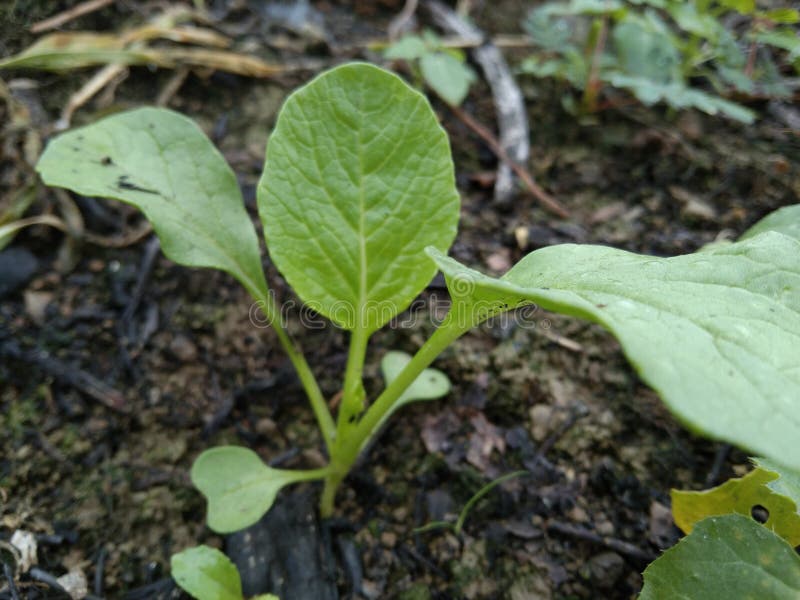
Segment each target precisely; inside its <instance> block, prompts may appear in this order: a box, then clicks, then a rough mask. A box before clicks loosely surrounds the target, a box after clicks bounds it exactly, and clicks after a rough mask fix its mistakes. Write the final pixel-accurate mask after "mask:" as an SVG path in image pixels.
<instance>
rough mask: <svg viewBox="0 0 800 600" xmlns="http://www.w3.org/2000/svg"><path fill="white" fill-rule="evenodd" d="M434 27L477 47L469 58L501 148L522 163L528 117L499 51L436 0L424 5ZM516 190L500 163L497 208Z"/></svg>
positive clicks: (526, 151) (507, 165)
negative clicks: (482, 83)
mask: <svg viewBox="0 0 800 600" xmlns="http://www.w3.org/2000/svg"><path fill="white" fill-rule="evenodd" d="M423 6H424V7H425V8H426V9H427V10H428V12H429V13H430V14H431V16H432V17H433V20H434V21H435V22H436V24H437V25H438V26H439V27H441V28H442V29H443V30H445V31H446V32H447V33H451V34H455V35H459V36H461V37H463V38H468V39H472V40H475V41H476V42H477V43H478V44H479V46H477V47H476V48H474V49H473V50H472V51H471V52H470V55H471V56H472V58H473V59H474V61H475V62H476V63H477V64H478V65H479V66H480V67H481V70H482V71H483V75H484V78H485V79H486V81H487V82H488V84H489V87H490V88H491V90H492V100H493V102H494V106H495V112H496V113H497V130H498V138H499V140H500V145H501V146H502V147H503V150H505V152H506V154H507V155H508V156H510V157H511V158H512V159H513V161H514V162H516V163H521V164H524V163H526V162H527V160H528V157H529V156H530V139H529V136H530V132H529V129H528V115H527V113H526V112H525V102H524V101H523V98H522V92H521V91H520V89H519V86H517V83H516V81H514V77H513V76H512V75H511V71H510V70H509V68H508V64H507V63H506V60H505V58H503V54H502V53H501V52H500V50H499V49H498V48H497V47H496V46H494V45H492V43H491V42H490V41H488V40H487V36H486V35H485V34H484V33H483V32H482V31H481V30H480V29H478V28H477V27H475V26H474V25H472V24H470V23H468V22H467V21H466V20H464V18H462V17H461V16H459V15H458V14H456V13H455V12H453V10H452V9H450V8H449V7H448V6H446V5H445V4H443V3H442V2H439V1H438V0H427V1H426V2H425V3H424V5H423ZM514 191H515V186H514V176H513V173H512V167H511V164H510V163H508V162H504V161H501V162H500V165H499V166H498V167H497V179H496V180H495V184H494V201H495V203H496V204H498V205H502V204H505V203H507V202H509V201H510V200H511V197H512V196H513V194H514Z"/></svg>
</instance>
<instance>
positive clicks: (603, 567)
mask: <svg viewBox="0 0 800 600" xmlns="http://www.w3.org/2000/svg"><path fill="white" fill-rule="evenodd" d="M588 567H589V577H590V579H591V581H592V582H593V583H594V585H596V586H597V587H598V588H600V589H611V588H613V587H614V584H616V583H617V581H618V580H619V578H620V577H621V576H622V574H623V573H624V572H625V559H624V558H622V557H621V556H620V555H619V554H617V553H616V552H602V553H600V554H596V555H594V556H593V557H592V558H590V559H589V564H588Z"/></svg>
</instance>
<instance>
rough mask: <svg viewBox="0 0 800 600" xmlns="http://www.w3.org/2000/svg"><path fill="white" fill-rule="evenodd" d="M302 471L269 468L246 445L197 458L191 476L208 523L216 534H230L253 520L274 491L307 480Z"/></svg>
mask: <svg viewBox="0 0 800 600" xmlns="http://www.w3.org/2000/svg"><path fill="white" fill-rule="evenodd" d="M305 473H306V472H304V471H289V470H285V469H272V468H270V467H268V466H267V465H265V464H264V462H263V461H262V460H261V459H260V458H259V457H258V455H257V454H256V453H255V452H253V451H252V450H249V449H247V448H242V447H240V446H219V447H217V448H211V449H210V450H206V451H205V452H203V453H202V454H201V455H200V456H198V457H197V460H195V461H194V465H192V471H191V478H192V483H193V484H194V486H195V487H196V488H197V489H198V490H200V491H201V492H202V493H203V495H204V496H205V497H206V498H207V499H208V518H207V521H208V526H209V527H210V528H211V529H213V530H214V531H216V532H217V533H231V532H233V531H238V530H240V529H244V528H245V527H249V526H250V525H252V524H253V523H255V522H257V521H258V520H259V519H260V518H261V517H262V516H264V513H266V512H267V511H268V510H269V509H270V507H271V506H272V504H273V503H274V502H275V496H276V495H277V494H278V491H279V490H280V489H281V488H282V487H284V486H287V485H289V484H291V483H295V482H297V481H304V480H306V479H308V477H307V476H306V475H305Z"/></svg>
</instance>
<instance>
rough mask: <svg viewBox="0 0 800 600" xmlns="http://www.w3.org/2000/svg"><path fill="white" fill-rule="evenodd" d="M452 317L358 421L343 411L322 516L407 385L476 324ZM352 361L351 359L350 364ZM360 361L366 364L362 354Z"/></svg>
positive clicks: (323, 491)
mask: <svg viewBox="0 0 800 600" xmlns="http://www.w3.org/2000/svg"><path fill="white" fill-rule="evenodd" d="M453 317H454V315H453V313H452V312H451V313H450V314H449V315H448V318H447V319H446V320H445V321H444V323H442V325H441V326H440V327H439V328H438V329H437V330H436V331H435V332H434V333H433V335H432V336H431V337H430V338H429V339H428V341H427V342H425V344H423V346H422V348H420V349H419V350H418V351H417V353H416V354H415V355H414V358H412V359H411V361H410V362H409V363H408V364H407V365H406V366H405V368H404V369H403V370H402V371H400V374H399V375H398V376H397V378H396V379H395V380H394V381H392V383H390V384H389V385H388V386H387V387H386V389H385V390H383V393H382V394H381V395H380V396H378V398H377V400H375V402H374V403H373V404H372V405H371V406H370V407H369V408H368V409H367V412H366V413H364V416H363V417H362V418H361V420H360V421H359V422H358V423H357V424H355V425H354V426H353V425H352V424H350V423H349V422H347V421H348V419H343V417H342V415H343V412H344V411H340V414H339V425H340V430H339V431H340V432H344V431H345V428H347V430H346V434H344V435H337V438H336V447H335V449H334V452H333V454H332V456H331V464H330V468H331V471H330V473H329V474H328V476H327V477H326V478H325V487H324V489H323V490H322V498H321V499H320V514H321V515H322V516H323V517H329V516H330V515H331V514H332V513H333V505H334V500H335V498H336V491H337V490H338V488H339V485H340V484H341V483H342V481H343V480H344V478H345V477H346V476H347V473H348V472H349V471H350V469H351V468H352V466H353V464H354V463H355V461H356V460H357V459H358V456H359V454H360V453H361V450H363V449H364V448H365V447H366V446H367V445H368V444H369V442H370V440H371V439H372V437H373V436H374V435H376V434H377V433H378V431H379V429H380V426H381V424H382V423H383V422H384V421H385V420H386V419H387V418H388V417H389V415H390V414H391V413H392V411H393V410H394V409H395V404H396V402H397V400H398V399H399V398H400V396H401V395H402V393H403V392H404V391H405V390H406V389H407V388H408V386H410V385H411V384H412V383H414V381H415V380H416V379H417V377H419V375H420V373H422V371H424V370H425V369H426V368H427V367H428V365H430V364H431V363H432V362H433V361H434V359H435V358H436V357H437V356H439V354H441V353H442V351H443V350H444V349H445V348H447V347H448V346H449V345H450V344H452V343H453V342H454V341H455V340H456V339H458V338H459V337H461V336H462V335H464V334H465V333H466V332H467V331H469V330H470V329H471V328H472V326H473V325H474V323H472V322H469V324H468V325H464V324H460V320H459V319H456V318H453ZM461 320H463V319H461ZM354 334H355V332H354ZM354 337H355V335H354ZM352 344H354V345H355V344H356V342H352ZM357 348H358V346H357ZM351 351H352V352H354V350H353V345H351ZM351 354H352V353H351ZM359 355H360V354H359ZM354 360H355V359H354ZM349 362H350V361H349V360H348V367H349ZM361 365H362V366H363V357H362V361H361ZM359 374H360V370H359ZM343 405H344V401H343ZM343 423H344V424H343Z"/></svg>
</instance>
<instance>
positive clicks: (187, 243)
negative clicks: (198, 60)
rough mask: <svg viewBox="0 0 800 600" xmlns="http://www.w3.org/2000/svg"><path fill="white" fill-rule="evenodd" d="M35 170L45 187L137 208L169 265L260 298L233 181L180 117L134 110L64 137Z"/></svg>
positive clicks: (256, 260) (262, 288)
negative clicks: (235, 284)
mask: <svg viewBox="0 0 800 600" xmlns="http://www.w3.org/2000/svg"><path fill="white" fill-rule="evenodd" d="M36 170H37V171H38V172H39V173H40V174H41V176H42V179H43V180H44V182H45V183H47V184H48V185H52V186H57V187H64V188H68V189H71V190H73V191H75V192H77V193H79V194H83V195H85V196H97V197H101V198H115V199H117V200H121V201H123V202H127V203H128V204H132V205H134V206H136V207H138V208H139V209H141V211H142V212H144V214H145V215H146V216H147V218H148V219H150V221H152V223H153V227H154V228H155V230H156V233H157V234H158V237H159V238H160V240H161V247H162V248H163V250H164V254H166V255H167V256H168V257H169V258H171V259H172V260H174V261H175V262H177V263H180V264H183V265H187V266H192V267H212V268H215V269H221V270H223V271H227V272H228V273H230V274H231V275H233V276H234V277H236V278H237V279H238V280H239V281H240V282H242V284H243V285H244V286H245V287H246V288H247V289H248V290H249V291H251V293H254V292H257V293H258V294H259V295H261V296H263V295H265V294H266V292H267V284H266V281H265V279H264V274H263V271H262V269H261V257H260V252H259V247H258V238H257V237H256V233H255V229H254V227H253V223H252V222H251V221H250V217H249V216H248V214H247V212H246V211H245V208H244V203H243V201H242V195H241V192H240V191H239V186H238V184H237V182H236V176H235V175H234V174H233V171H232V170H231V168H230V167H229V166H228V164H227V163H226V162H225V159H224V158H222V155H221V154H220V153H219V151H217V149H216V148H215V147H214V145H213V144H212V143H211V141H210V140H209V139H208V138H207V137H206V136H205V134H204V133H203V132H202V131H201V130H200V128H199V127H198V126H197V125H196V124H195V123H194V122H193V121H192V120H190V119H188V118H186V117H184V116H183V115H180V114H178V113H175V112H172V111H170V110H165V109H157V108H141V109H138V110H133V111H129V112H124V113H120V114H117V115H114V116H111V117H108V118H106V119H103V120H101V121H98V122H96V123H94V124H92V125H88V126H86V127H81V128H80V129H75V130H72V131H69V132H67V133H65V134H62V135H60V136H58V137H57V138H55V139H54V140H52V141H51V142H50V143H49V144H48V146H47V149H46V150H45V152H44V154H42V157H41V158H40V159H39V163H38V164H37V165H36Z"/></svg>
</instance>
